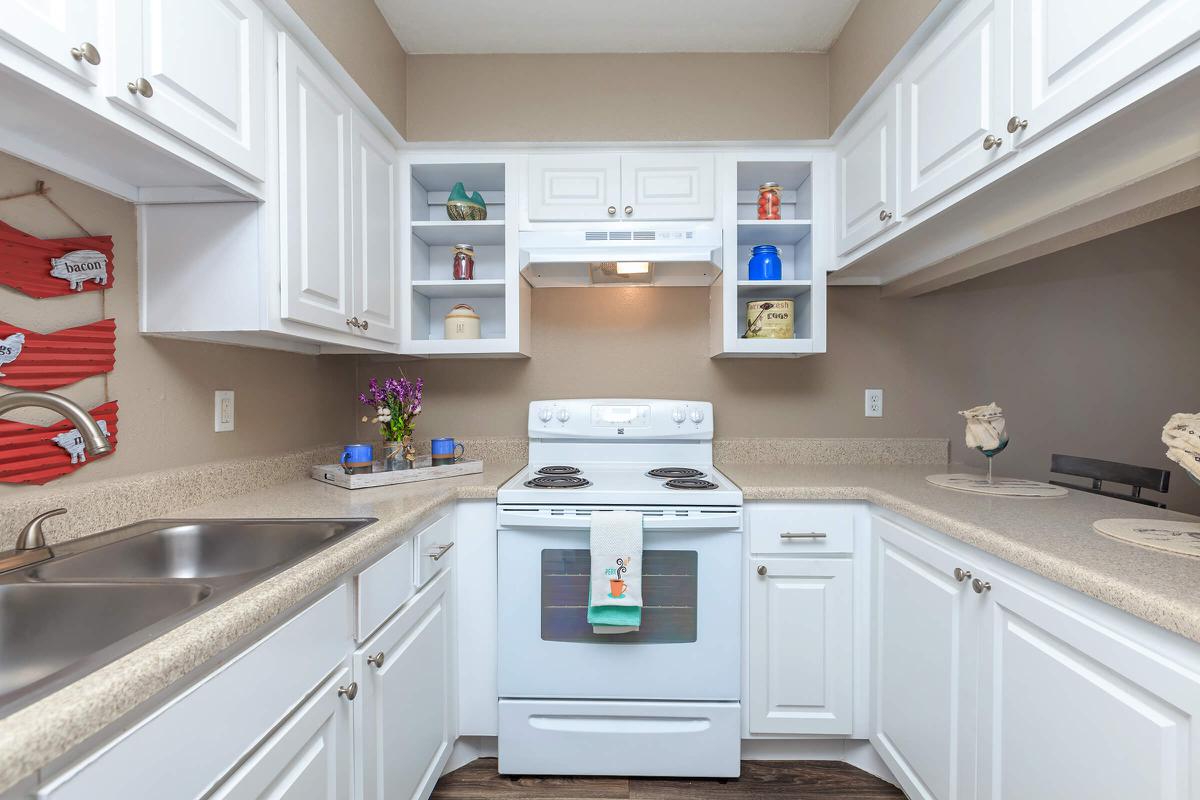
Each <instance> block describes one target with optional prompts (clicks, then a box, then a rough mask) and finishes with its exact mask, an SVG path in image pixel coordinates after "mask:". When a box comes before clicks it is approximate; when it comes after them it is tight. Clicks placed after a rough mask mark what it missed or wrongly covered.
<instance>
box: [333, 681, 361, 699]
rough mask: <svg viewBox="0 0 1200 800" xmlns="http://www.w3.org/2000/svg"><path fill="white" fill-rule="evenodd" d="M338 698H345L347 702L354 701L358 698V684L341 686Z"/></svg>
mask: <svg viewBox="0 0 1200 800" xmlns="http://www.w3.org/2000/svg"><path fill="white" fill-rule="evenodd" d="M338 697H344V698H346V699H347V700H353V699H354V698H356V697H358V684H357V683H351V684H350V685H349V686H339V687H338Z"/></svg>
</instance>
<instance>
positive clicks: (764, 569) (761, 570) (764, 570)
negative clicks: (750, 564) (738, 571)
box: [758, 564, 767, 575]
mask: <svg viewBox="0 0 1200 800" xmlns="http://www.w3.org/2000/svg"><path fill="white" fill-rule="evenodd" d="M758 574H759V575H766V574H767V565H766V564H759V565H758Z"/></svg>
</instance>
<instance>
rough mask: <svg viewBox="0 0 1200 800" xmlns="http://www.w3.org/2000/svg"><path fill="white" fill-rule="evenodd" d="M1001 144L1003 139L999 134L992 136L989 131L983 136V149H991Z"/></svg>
mask: <svg viewBox="0 0 1200 800" xmlns="http://www.w3.org/2000/svg"><path fill="white" fill-rule="evenodd" d="M1002 144H1004V140H1003V139H1001V138H1000V137H999V136H993V135H992V134H990V133H989V134H988V135H987V136H985V137H983V149H984V150H992V149H994V148H997V147H999V146H1000V145H1002Z"/></svg>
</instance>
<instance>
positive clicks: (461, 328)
mask: <svg viewBox="0 0 1200 800" xmlns="http://www.w3.org/2000/svg"><path fill="white" fill-rule="evenodd" d="M446 338H447V339H478V338H479V314H478V313H477V312H476V311H475V309H474V308H471V306H469V305H467V304H466V303H459V304H458V305H456V306H455V307H454V308H452V309H450V311H449V312H448V313H447V314H446Z"/></svg>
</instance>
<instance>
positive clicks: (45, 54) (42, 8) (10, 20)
mask: <svg viewBox="0 0 1200 800" xmlns="http://www.w3.org/2000/svg"><path fill="white" fill-rule="evenodd" d="M0 35H3V36H4V37H5V38H7V39H11V40H12V41H14V42H16V43H17V44H19V45H21V46H22V47H24V48H25V49H27V50H29V51H30V52H32V53H34V54H36V55H37V56H39V57H41V58H42V59H43V60H45V61H47V62H49V63H50V64H52V65H54V66H55V67H58V68H59V69H60V70H62V71H63V72H65V73H67V74H68V75H70V76H72V77H74V78H77V79H78V80H79V81H81V82H82V83H85V84H87V85H89V86H95V85H96V84H97V83H98V82H99V80H100V70H101V66H100V65H96V64H90V63H88V62H87V61H86V60H85V59H84V58H83V57H82V56H83V51H82V49H79V48H82V47H83V46H84V45H85V43H86V44H90V45H91V46H92V47H95V48H98V49H97V54H98V55H99V56H100V61H101V63H103V61H104V59H105V58H106V57H109V56H111V55H112V54H111V53H107V52H104V50H107V49H108V48H107V47H104V48H103V49H99V48H101V45H103V44H104V43H103V42H101V41H100V0H6V2H5V3H4V14H3V16H0ZM77 49H78V52H79V55H80V57H79V58H76V57H75V56H74V54H73V52H72V51H73V50H77Z"/></svg>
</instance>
